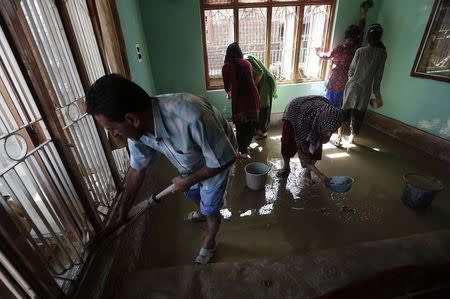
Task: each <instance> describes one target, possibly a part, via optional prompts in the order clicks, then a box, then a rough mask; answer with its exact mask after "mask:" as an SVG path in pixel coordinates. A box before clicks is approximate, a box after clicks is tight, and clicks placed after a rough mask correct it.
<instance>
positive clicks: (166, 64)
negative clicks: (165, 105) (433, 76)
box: [140, 0, 377, 115]
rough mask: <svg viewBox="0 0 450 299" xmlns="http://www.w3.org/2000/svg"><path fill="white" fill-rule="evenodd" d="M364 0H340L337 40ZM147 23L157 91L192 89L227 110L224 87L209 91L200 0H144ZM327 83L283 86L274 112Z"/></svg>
mask: <svg viewBox="0 0 450 299" xmlns="http://www.w3.org/2000/svg"><path fill="white" fill-rule="evenodd" d="M361 2H362V0H338V1H337V10H336V14H337V15H336V18H335V26H336V34H337V35H336V37H335V38H334V41H335V42H336V43H337V42H339V41H341V40H342V38H343V35H344V31H345V28H346V27H347V26H348V25H350V24H352V23H357V21H358V16H359V5H360V3H361ZM140 6H141V12H142V16H143V25H144V30H145V34H146V38H147V41H148V43H149V44H150V45H151V49H150V60H151V63H152V71H153V75H154V80H155V87H156V92H157V93H171V92H177V91H188V92H192V93H195V94H199V95H202V96H206V97H207V98H208V100H210V101H211V103H213V104H214V105H215V106H217V107H218V108H219V109H220V110H222V111H223V112H225V114H227V115H230V105H229V102H228V101H227V100H226V96H225V95H226V94H225V92H224V91H223V90H218V91H206V85H205V77H204V64H203V46H202V35H201V17H200V7H199V1H198V0H171V1H158V2H157V3H156V2H155V1H148V0H141V1H140ZM376 10H377V8H376V7H375V8H374V9H372V10H370V13H369V15H368V18H369V22H370V20H375V19H376V14H377V11H376ZM323 92H324V83H323V82H319V83H305V84H289V85H281V86H280V87H279V98H278V99H277V100H276V101H275V102H274V106H273V112H282V111H283V110H284V107H285V105H286V104H287V103H288V102H289V101H290V100H291V99H292V98H294V97H297V96H302V95H309V94H322V93H323Z"/></svg>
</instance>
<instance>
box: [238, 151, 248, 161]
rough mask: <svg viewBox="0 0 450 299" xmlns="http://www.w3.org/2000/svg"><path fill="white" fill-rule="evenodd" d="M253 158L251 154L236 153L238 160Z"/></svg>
mask: <svg viewBox="0 0 450 299" xmlns="http://www.w3.org/2000/svg"><path fill="white" fill-rule="evenodd" d="M250 158H251V157H250V156H249V154H247V153H241V152H237V153H236V159H240V160H248V159H250Z"/></svg>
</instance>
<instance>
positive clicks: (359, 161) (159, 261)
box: [144, 129, 450, 267]
mask: <svg viewBox="0 0 450 299" xmlns="http://www.w3.org/2000/svg"><path fill="white" fill-rule="evenodd" d="M279 135H280V130H273V131H272V132H271V134H270V137H271V138H267V139H266V140H263V141H257V142H255V144H253V145H252V147H253V148H252V149H251V150H250V153H251V155H252V160H250V161H238V162H237V163H236V164H235V165H234V166H233V169H232V171H231V176H230V180H229V184H228V188H227V194H226V198H225V205H224V207H223V209H222V211H221V212H222V215H223V217H224V221H223V225H222V227H221V230H220V232H219V235H218V251H217V255H216V261H236V260H243V259H248V258H256V257H267V256H284V255H292V254H301V253H302V252H305V251H308V250H313V249H318V248H330V247H339V246H346V245H350V244H351V243H355V242H360V241H369V240H377V239H386V238H392V237H399V236H405V235H410V234H414V233H420V232H426V231H432V230H438V229H443V228H448V227H450V217H448V216H450V201H449V200H450V191H449V188H448V187H445V189H444V190H443V191H442V192H440V193H439V194H438V195H437V196H436V199H435V201H434V202H433V204H432V206H431V208H430V209H428V210H426V211H425V212H416V211H412V210H410V209H408V208H406V207H405V206H404V205H403V204H402V202H401V200H400V199H401V194H402V192H403V188H404V182H403V178H402V176H403V174H405V173H407V172H420V173H424V174H428V175H434V176H436V177H438V178H441V179H442V180H443V181H444V182H445V183H447V182H448V181H449V177H450V176H449V173H448V169H447V168H446V167H445V166H444V165H441V164H439V163H436V162H435V161H433V159H431V158H430V157H428V156H425V155H424V154H422V153H419V152H416V151H414V150H411V149H409V148H408V147H406V146H404V145H401V144H397V143H395V142H394V141H393V140H391V139H390V138H387V137H385V136H384V135H382V134H379V133H378V132H376V131H373V130H368V129H366V130H365V131H364V132H363V136H364V138H360V139H359V140H357V142H358V143H359V145H357V146H354V147H352V146H351V145H344V148H343V149H338V148H336V147H334V146H332V145H330V144H327V145H326V146H325V149H324V154H323V160H322V161H320V162H319V163H318V167H319V168H320V169H321V170H323V171H324V172H325V173H326V174H327V175H329V176H332V175H347V176H351V177H353V178H354V179H355V183H354V186H353V188H352V189H351V190H350V191H349V192H347V193H345V194H339V193H333V192H331V191H330V190H328V189H327V188H326V187H324V186H323V185H322V184H320V183H316V184H308V183H306V182H305V181H304V180H303V179H302V173H303V169H302V168H301V166H300V163H299V160H298V158H294V159H292V160H291V169H292V171H291V174H290V176H289V177H288V178H287V179H279V178H277V177H276V176H275V173H276V170H277V169H278V168H279V167H280V166H281V156H280V153H279V148H280V138H279V137H280V136H279ZM251 161H259V162H263V163H266V164H267V165H269V166H270V167H271V170H270V172H269V176H268V180H267V183H266V186H265V189H264V190H261V191H252V190H250V189H248V188H247V187H246V186H245V176H244V167H245V165H246V164H247V163H249V162H251ZM175 197H176V198H175V199H173V200H171V201H170V202H169V201H166V202H165V203H164V204H163V205H161V206H160V207H158V209H155V210H153V211H151V218H152V220H151V221H150V222H151V228H150V232H151V233H150V235H151V237H149V238H148V242H149V243H151V245H150V246H149V251H148V254H149V255H150V256H152V258H151V259H149V260H148V261H149V262H150V263H149V264H147V265H145V267H153V266H155V267H165V266H173V265H180V264H190V263H191V262H192V260H193V258H194V257H195V255H196V253H197V251H198V248H199V245H200V242H201V238H202V236H203V234H204V231H205V226H204V225H203V224H189V225H188V224H184V223H183V222H182V218H183V216H184V214H185V213H187V212H189V211H190V210H192V209H193V208H194V205H193V204H192V203H190V202H189V201H188V200H185V199H184V198H183V196H181V195H179V196H175ZM144 239H145V238H144ZM144 241H145V240H144Z"/></svg>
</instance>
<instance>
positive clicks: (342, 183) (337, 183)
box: [327, 175, 355, 193]
mask: <svg viewBox="0 0 450 299" xmlns="http://www.w3.org/2000/svg"><path fill="white" fill-rule="evenodd" d="M354 181H355V180H354V179H353V178H351V177H348V176H341V175H339V176H333V177H331V178H330V181H329V182H328V184H327V186H328V188H330V189H331V190H332V191H334V192H338V193H344V192H347V191H348V190H350V189H351V188H352V186H353V182H354Z"/></svg>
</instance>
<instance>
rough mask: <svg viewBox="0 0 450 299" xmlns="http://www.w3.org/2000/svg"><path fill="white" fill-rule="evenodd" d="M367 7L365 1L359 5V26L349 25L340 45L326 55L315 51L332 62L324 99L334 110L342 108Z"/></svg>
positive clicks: (364, 23) (362, 32) (361, 36)
mask: <svg viewBox="0 0 450 299" xmlns="http://www.w3.org/2000/svg"><path fill="white" fill-rule="evenodd" d="M369 6H371V5H370V3H368V2H367V1H365V2H363V4H361V7H360V16H359V26H357V25H350V26H349V27H348V28H347V29H346V30H345V39H344V41H343V42H342V43H341V44H340V45H338V46H337V47H335V48H334V49H333V50H332V51H331V52H328V53H323V52H320V49H319V48H317V49H316V51H317V55H318V56H319V57H320V58H321V59H323V60H331V61H332V62H333V65H332V69H331V73H330V78H329V79H328V83H327V87H326V88H327V92H326V95H325V97H326V98H327V99H328V101H329V102H330V104H331V105H333V106H334V107H336V108H341V106H342V98H343V95H344V88H345V84H346V83H347V79H348V69H349V67H350V64H351V62H352V59H353V56H354V55H355V52H356V50H357V49H358V48H359V47H360V46H361V43H362V39H363V35H364V27H365V25H366V14H367V10H368V8H369Z"/></svg>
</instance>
